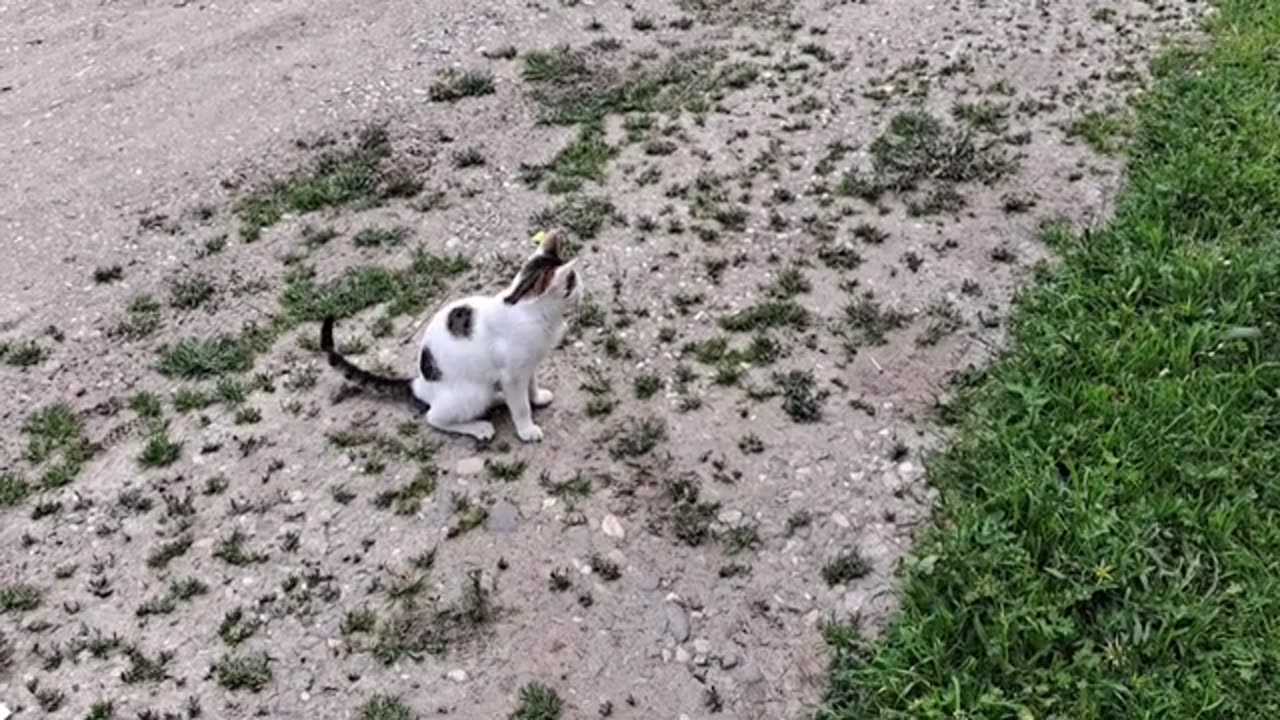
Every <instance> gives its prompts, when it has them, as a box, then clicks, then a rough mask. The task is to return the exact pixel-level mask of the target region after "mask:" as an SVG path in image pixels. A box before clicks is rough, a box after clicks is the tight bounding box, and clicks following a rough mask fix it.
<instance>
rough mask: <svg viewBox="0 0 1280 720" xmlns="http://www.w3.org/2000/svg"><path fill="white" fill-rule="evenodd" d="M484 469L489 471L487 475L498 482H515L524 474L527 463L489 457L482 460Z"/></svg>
mask: <svg viewBox="0 0 1280 720" xmlns="http://www.w3.org/2000/svg"><path fill="white" fill-rule="evenodd" d="M484 467H485V470H487V471H488V472H489V477H490V478H491V479H493V480H497V481H498V482H515V481H516V480H519V479H520V478H521V476H523V475H524V471H525V469H527V468H528V467H529V464H528V463H526V462H525V461H523V460H510V461H507V460H498V459H495V458H489V459H487V460H485V461H484Z"/></svg>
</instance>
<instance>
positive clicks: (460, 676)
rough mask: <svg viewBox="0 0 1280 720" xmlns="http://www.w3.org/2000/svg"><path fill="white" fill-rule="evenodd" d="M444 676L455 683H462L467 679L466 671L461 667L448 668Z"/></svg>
mask: <svg viewBox="0 0 1280 720" xmlns="http://www.w3.org/2000/svg"><path fill="white" fill-rule="evenodd" d="M446 677H448V678H449V679H450V680H452V681H454V682H456V683H464V682H466V681H467V671H466V670H462V669H458V670H450V671H449V674H448V675H447V676H446Z"/></svg>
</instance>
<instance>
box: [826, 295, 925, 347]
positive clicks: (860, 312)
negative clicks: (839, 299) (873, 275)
mask: <svg viewBox="0 0 1280 720" xmlns="http://www.w3.org/2000/svg"><path fill="white" fill-rule="evenodd" d="M910 319H911V317H910V316H909V315H907V314H905V313H902V312H899V311H897V310H893V309H889V310H886V309H884V308H883V307H882V306H881V305H880V303H878V302H876V300H875V298H873V297H871V296H870V295H864V296H863V297H861V298H859V299H858V300H857V301H856V302H853V303H850V304H849V305H846V306H845V309H844V317H843V318H841V322H840V327H839V332H840V334H841V335H842V336H843V337H844V340H845V345H846V347H848V348H850V349H856V348H859V347H864V346H868V345H883V344H884V342H885V338H886V337H887V336H888V334H889V333H890V332H893V331H894V330H899V329H901V328H904V327H906V325H907V322H908V321H909V320H910Z"/></svg>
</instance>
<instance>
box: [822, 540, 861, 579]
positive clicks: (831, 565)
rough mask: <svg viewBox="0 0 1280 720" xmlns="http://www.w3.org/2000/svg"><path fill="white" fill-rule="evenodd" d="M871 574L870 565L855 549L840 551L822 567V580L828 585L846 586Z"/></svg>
mask: <svg viewBox="0 0 1280 720" xmlns="http://www.w3.org/2000/svg"><path fill="white" fill-rule="evenodd" d="M870 572H871V563H869V562H867V561H866V559H864V558H863V557H862V554H861V553H859V552H858V551H857V549H854V548H850V549H847V550H844V551H842V552H841V553H840V554H839V555H836V556H835V557H834V558H832V559H831V560H828V561H827V564H826V565H824V566H823V567H822V579H823V580H825V581H826V583H827V584H828V585H831V586H835V585H847V584H848V583H849V582H850V581H853V580H857V579H858V578H862V577H866V576H867V574H868V573H870Z"/></svg>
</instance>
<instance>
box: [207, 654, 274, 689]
mask: <svg viewBox="0 0 1280 720" xmlns="http://www.w3.org/2000/svg"><path fill="white" fill-rule="evenodd" d="M212 672H213V676H214V678H215V679H216V680H217V681H218V684H219V685H221V686H222V687H224V688H226V689H228V690H248V691H249V692H255V693H256V692H259V691H261V690H262V689H264V688H266V687H267V685H268V684H270V683H271V658H269V657H267V655H266V654H265V653H260V654H256V655H224V656H222V658H221V659H219V660H218V661H217V662H216V663H214V665H213V668H212Z"/></svg>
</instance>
